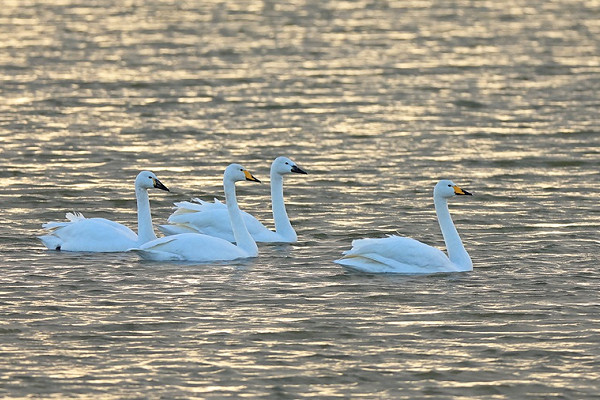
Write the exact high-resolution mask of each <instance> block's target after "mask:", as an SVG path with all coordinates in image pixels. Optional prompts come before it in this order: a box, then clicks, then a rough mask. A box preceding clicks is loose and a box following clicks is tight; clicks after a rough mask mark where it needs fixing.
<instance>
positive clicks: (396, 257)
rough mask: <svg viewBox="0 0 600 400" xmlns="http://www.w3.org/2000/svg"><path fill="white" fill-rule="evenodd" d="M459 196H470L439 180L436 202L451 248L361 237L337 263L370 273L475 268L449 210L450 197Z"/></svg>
mask: <svg viewBox="0 0 600 400" xmlns="http://www.w3.org/2000/svg"><path fill="white" fill-rule="evenodd" d="M456 195H469V196H470V195H471V193H469V192H467V191H466V190H463V189H461V188H460V187H458V186H457V185H456V184H454V182H452V181H450V180H441V181H439V182H438V183H437V184H436V185H435V187H434V189H433V203H434V205H435V211H436V214H437V218H438V223H439V224H440V228H441V230H442V236H443V237H444V242H445V243H446V248H447V249H448V256H446V255H445V254H444V253H443V252H442V251H441V250H439V249H437V248H435V247H431V246H429V245H426V244H424V243H421V242H419V241H417V240H415V239H411V238H407V237H400V236H388V237H386V238H380V239H359V240H354V241H353V242H352V248H351V249H350V250H348V251H345V252H344V253H343V254H344V255H343V257H342V258H341V259H339V260H335V262H336V263H338V264H340V265H343V266H346V267H349V268H351V269H355V270H359V271H363V272H369V273H401V274H433V273H439V272H464V271H472V270H473V262H472V261H471V257H469V254H468V253H467V251H466V250H465V247H464V246H463V244H462V241H461V240H460V237H459V236H458V232H457V230H456V228H455V227H454V223H453V222H452V218H451V217H450V212H449V211H448V199H449V198H451V197H453V196H456Z"/></svg>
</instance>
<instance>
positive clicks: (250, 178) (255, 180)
mask: <svg viewBox="0 0 600 400" xmlns="http://www.w3.org/2000/svg"><path fill="white" fill-rule="evenodd" d="M244 175H246V180H247V181H252V182H258V183H261V182H260V181H259V180H258V179H256V178H255V177H254V176H252V174H251V173H250V172H248V171H246V170H244Z"/></svg>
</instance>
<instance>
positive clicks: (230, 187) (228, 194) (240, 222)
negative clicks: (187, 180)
mask: <svg viewBox="0 0 600 400" xmlns="http://www.w3.org/2000/svg"><path fill="white" fill-rule="evenodd" d="M223 187H224V189H225V201H226V204H227V211H228V213H229V219H230V220H231V229H232V230H233V237H234V238H235V243H236V244H237V246H238V247H239V248H241V249H242V250H244V251H245V252H247V253H248V254H249V255H250V256H257V255H258V247H257V246H256V242H255V241H254V239H253V238H252V236H251V235H250V233H249V232H248V228H246V224H245V223H244V219H243V217H242V212H241V211H240V207H239V206H238V202H237V197H236V195H235V183H234V182H232V181H229V180H224V181H223Z"/></svg>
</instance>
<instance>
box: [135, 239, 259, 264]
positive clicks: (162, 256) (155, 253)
mask: <svg viewBox="0 0 600 400" xmlns="http://www.w3.org/2000/svg"><path fill="white" fill-rule="evenodd" d="M131 250H132V251H134V252H136V253H138V254H139V255H140V256H141V257H142V258H145V259H148V260H164V261H166V260H175V261H177V260H180V261H197V262H212V261H230V260H235V259H238V258H243V257H253V256H256V254H250V255H249V254H248V253H247V252H245V251H244V250H242V249H241V248H239V247H237V246H235V245H233V244H231V243H230V242H228V241H226V240H223V239H221V238H217V237H213V236H208V235H204V234H200V233H182V234H178V235H172V236H165V237H162V238H159V239H156V240H152V241H150V242H147V243H144V244H142V245H141V246H139V248H135V249H131Z"/></svg>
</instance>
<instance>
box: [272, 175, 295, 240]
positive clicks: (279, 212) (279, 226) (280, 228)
mask: <svg viewBox="0 0 600 400" xmlns="http://www.w3.org/2000/svg"><path fill="white" fill-rule="evenodd" d="M271 203H272V204H271V207H272V210H273V220H274V221H275V231H276V232H277V233H278V234H279V235H281V236H282V237H284V238H285V239H287V240H290V241H296V239H297V238H298V236H297V235H296V231H295V230H294V228H293V227H292V224H291V223H290V219H289V217H288V215H287V211H286V210H285V204H284V201H283V176H282V175H280V174H278V173H275V172H273V171H271Z"/></svg>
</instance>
